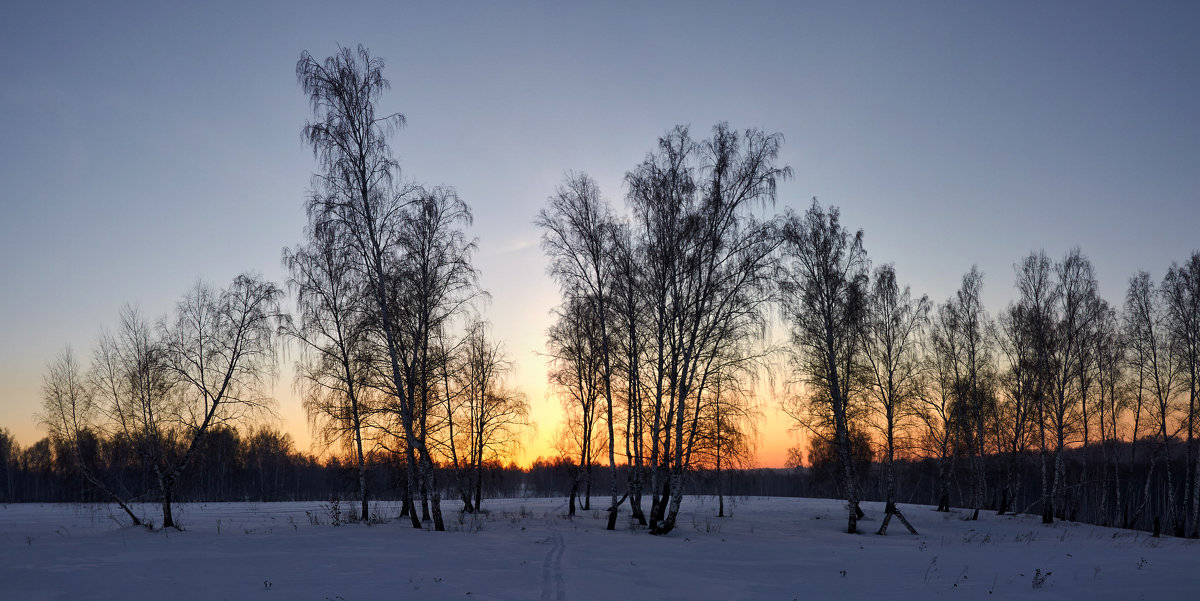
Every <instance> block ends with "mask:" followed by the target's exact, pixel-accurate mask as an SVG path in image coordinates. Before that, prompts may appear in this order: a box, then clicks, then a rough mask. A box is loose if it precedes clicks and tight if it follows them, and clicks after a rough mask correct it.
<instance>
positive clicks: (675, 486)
mask: <svg viewBox="0 0 1200 601" xmlns="http://www.w3.org/2000/svg"><path fill="white" fill-rule="evenodd" d="M782 141H783V140H782V136H780V135H779V134H766V133H763V132H761V131H759V130H753V129H752V130H747V131H745V132H743V133H739V132H736V131H733V130H731V129H729V127H728V125H726V124H724V123H722V124H718V125H717V126H716V127H714V128H713V135H712V137H711V138H709V139H707V140H703V141H701V142H695V141H693V140H692V139H691V137H690V135H689V134H688V130H687V128H685V127H677V128H675V129H674V130H673V131H671V132H669V133H668V134H667V135H666V136H664V137H662V138H660V139H659V145H658V151H657V152H656V153H652V154H650V155H649V156H648V157H647V158H646V160H645V161H643V163H642V164H641V165H640V166H639V167H637V168H636V169H635V170H633V171H631V172H630V173H628V174H626V178H625V179H626V184H627V186H628V188H629V193H628V197H627V199H628V202H629V205H630V207H631V209H632V211H633V220H634V223H635V224H636V226H635V228H634V229H635V231H636V236H637V238H638V239H639V242H638V247H639V249H640V250H639V256H640V257H641V258H642V275H641V277H640V278H639V281H640V282H641V285H642V286H643V290H644V291H645V294H646V296H647V297H648V305H649V306H648V308H647V311H646V324H647V328H646V339H647V341H648V343H647V344H646V345H645V347H643V348H644V350H645V353H646V360H645V361H643V362H642V363H641V370H640V371H641V374H642V378H643V381H644V382H645V384H644V386H645V391H646V398H647V399H648V400H649V401H650V402H651V403H652V404H653V406H652V407H649V408H647V409H646V414H647V418H646V419H647V420H648V421H649V422H650V424H649V425H650V427H649V429H648V433H649V436H648V438H649V440H650V464H651V465H652V466H653V469H652V471H651V490H652V493H653V494H652V507H651V512H650V519H649V526H650V532H651V533H652V534H665V533H667V532H670V531H671V530H672V529H674V527H675V519H676V516H677V515H678V512H679V505H680V503H681V502H682V499H683V491H684V482H685V478H686V475H687V472H688V471H689V469H690V466H691V462H692V452H693V450H694V443H695V442H696V439H697V434H698V432H699V425H700V416H701V412H700V409H701V408H702V407H703V406H704V403H705V400H704V395H705V394H706V392H708V389H707V386H708V384H709V382H710V379H709V378H710V377H711V376H713V375H714V374H715V373H716V372H715V371H713V370H714V369H716V368H717V366H718V365H719V363H720V361H719V354H720V351H721V349H724V348H727V347H730V346H737V345H738V344H739V343H741V342H743V341H747V340H752V339H754V338H755V337H756V336H759V337H761V336H762V333H763V331H764V330H765V316H764V314H763V312H764V310H765V309H766V305H767V302H768V300H769V299H770V297H771V291H772V287H773V281H772V278H771V275H772V267H773V265H774V256H773V255H774V251H775V249H776V248H777V246H778V244H779V236H778V233H777V224H776V222H775V221H774V220H766V221H763V220H759V219H757V218H756V217H755V215H754V210H755V209H756V208H758V207H762V206H769V205H771V204H773V202H774V199H775V184H776V182H777V181H778V180H779V179H782V178H786V177H789V176H790V175H791V171H790V169H789V168H787V167H783V166H779V165H778V164H777V160H778V155H779V149H780V146H781V144H782ZM610 519H612V516H610Z"/></svg>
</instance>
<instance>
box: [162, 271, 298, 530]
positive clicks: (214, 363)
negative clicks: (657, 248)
mask: <svg viewBox="0 0 1200 601" xmlns="http://www.w3.org/2000/svg"><path fill="white" fill-rule="evenodd" d="M282 296H283V291H282V290H280V289H279V288H278V287H276V286H275V285H274V284H272V283H270V282H266V281H264V280H262V279H261V278H258V277H256V276H251V275H240V276H238V277H237V278H234V280H233V282H232V283H231V284H230V285H229V287H227V288H224V289H221V290H217V289H214V288H212V287H211V286H209V285H207V284H204V283H200V284H197V285H196V286H195V287H194V288H193V289H192V291H191V292H189V293H188V294H186V295H185V296H184V298H183V300H181V301H180V302H179V304H178V305H176V310H175V314H174V316H173V317H172V318H171V319H170V320H169V321H164V322H163V323H162V325H161V329H162V334H161V337H162V353H163V355H164V361H165V363H166V367H167V368H168V369H169V371H170V375H171V377H172V378H173V379H174V380H175V381H176V382H178V384H177V387H176V391H175V394H176V395H177V397H176V399H177V400H176V403H175V404H174V406H173V407H172V409H173V410H172V411H171V414H170V415H169V419H171V420H172V421H173V422H174V423H173V429H175V431H177V432H179V433H180V435H181V439H180V442H181V443H182V447H181V451H182V452H181V453H180V454H179V456H178V457H177V458H173V459H170V460H167V461H161V462H156V463H155V464H154V473H155V476H156V477H157V479H158V482H159V489H160V491H161V493H162V508H163V528H171V527H176V524H175V520H174V516H173V515H172V513H171V503H172V500H173V497H174V490H175V486H176V484H177V483H178V482H179V479H180V477H181V476H183V474H184V472H185V471H186V470H187V468H188V466H189V465H190V464H191V460H192V457H193V455H194V454H195V453H196V449H197V448H198V447H199V446H200V444H201V443H202V442H203V439H204V436H205V434H207V433H208V431H209V430H210V429H212V428H213V427H214V426H217V425H222V424H228V423H236V422H238V421H242V420H246V419H252V418H254V417H256V416H258V415H260V414H261V413H263V412H268V411H270V410H271V407H272V405H273V401H272V399H270V398H269V397H268V396H266V395H265V394H264V392H263V388H264V386H265V384H267V382H268V381H269V379H270V378H272V377H274V375H275V367H276V359H277V356H276V334H277V331H278V328H279V323H280V318H281V315H282V313H281V311H280V306H279V302H280V300H281V298H282ZM163 437H165V434H163V435H160V439H161V438H163ZM164 459H166V458H165V457H164Z"/></svg>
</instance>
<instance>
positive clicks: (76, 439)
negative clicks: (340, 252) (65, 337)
mask: <svg viewBox="0 0 1200 601" xmlns="http://www.w3.org/2000/svg"><path fill="white" fill-rule="evenodd" d="M97 401H98V399H97V398H96V393H95V390H94V389H93V388H92V386H91V385H90V384H89V382H88V381H87V377H86V375H85V374H84V373H83V371H82V369H81V367H80V365H79V362H78V360H76V359H75V353H74V352H72V351H71V349H70V348H67V349H65V350H63V351H62V352H61V353H60V354H59V355H58V357H56V358H55V359H54V360H53V361H52V362H51V363H50V364H49V365H47V366H46V374H45V376H44V377H43V379H42V414H41V415H40V416H39V418H38V419H39V421H40V422H41V423H42V424H43V425H44V426H46V428H47V429H48V430H49V432H50V440H51V441H53V442H54V444H55V445H57V446H59V447H60V448H64V449H66V450H67V451H68V452H69V454H70V462H71V465H72V466H73V467H74V468H75V470H76V471H77V472H78V473H79V474H80V475H82V476H83V478H84V479H85V480H87V481H88V483H89V484H91V485H92V486H94V487H96V488H97V489H99V490H100V491H101V492H102V493H103V494H104V496H105V498H106V499H107V500H108V501H111V502H113V503H116V504H117V506H118V507H120V508H121V510H122V511H124V512H125V514H126V515H128V516H129V519H130V520H131V521H132V522H133V525H135V526H140V525H141V524H142V520H141V518H139V517H138V516H137V515H136V514H135V513H134V512H133V510H132V509H131V508H130V507H129V505H128V503H127V502H126V501H125V499H123V498H121V497H120V496H119V495H118V494H117V493H116V491H114V490H113V488H112V487H111V486H109V485H108V484H107V483H105V482H104V481H103V480H102V479H100V477H99V476H98V475H97V474H96V472H95V470H94V469H93V468H92V466H90V465H88V462H87V461H86V460H85V459H84V454H83V449H82V445H83V441H84V440H85V439H86V438H87V437H88V436H89V435H90V436H94V435H95V434H94V433H95V432H97V431H99V430H100V427H101V425H100V424H101V422H102V420H103V409H102V408H101V407H100V406H99V403H98V402H97ZM5 442H7V439H5ZM4 450H5V451H7V450H8V449H4ZM60 460H61V458H60ZM5 467H7V466H5Z"/></svg>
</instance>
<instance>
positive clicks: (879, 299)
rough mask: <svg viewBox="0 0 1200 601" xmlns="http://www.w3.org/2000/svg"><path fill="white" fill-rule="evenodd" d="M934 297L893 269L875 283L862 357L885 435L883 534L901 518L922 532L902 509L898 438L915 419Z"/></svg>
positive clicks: (880, 272) (880, 270)
mask: <svg viewBox="0 0 1200 601" xmlns="http://www.w3.org/2000/svg"><path fill="white" fill-rule="evenodd" d="M929 309H930V305H929V298H928V297H926V296H922V297H920V298H913V296H912V292H911V291H910V289H909V287H908V286H905V287H904V289H903V290H901V289H900V285H899V284H898V283H897V282H896V271H895V269H894V268H893V267H892V266H891V265H883V266H881V267H879V268H878V269H876V270H875V278H874V282H873V283H872V285H871V289H870V294H868V295H867V299H866V306H865V313H864V322H863V327H862V329H861V332H860V336H861V337H862V341H861V345H862V358H863V365H864V367H865V368H866V369H865V370H864V373H865V375H866V377H867V382H868V383H867V386H866V388H867V391H868V394H869V395H870V396H871V397H873V401H874V402H873V403H872V409H873V413H875V415H876V417H877V418H878V419H877V420H875V421H876V423H877V425H878V429H879V431H880V433H881V434H882V436H883V445H884V447H883V449H884V466H883V468H884V480H885V483H886V487H887V498H886V502H887V504H886V508H885V515H884V518H883V523H882V524H880V526H879V532H878V534H887V527H888V522H890V521H891V519H892V516H893V515H894V516H896V517H898V518H899V519H900V521H901V523H903V524H904V526H905V527H906V528H908V530H909V532H911V533H913V534H916V533H917V530H916V528H914V527H913V526H912V524H910V523H909V522H908V519H907V518H905V517H904V514H902V513H901V512H900V510H899V509H898V508H897V507H896V476H895V468H894V463H895V458H896V449H897V443H898V437H899V436H900V434H901V432H903V431H904V430H906V427H905V426H907V423H908V420H909V419H910V418H911V417H912V416H913V412H914V405H913V403H914V401H915V400H916V398H917V396H918V394H919V390H920V376H921V374H920V356H919V355H918V350H919V345H920V342H921V336H922V329H923V328H924V325H925V322H926V320H927V319H928V315H929Z"/></svg>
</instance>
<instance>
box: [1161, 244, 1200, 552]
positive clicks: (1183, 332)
mask: <svg viewBox="0 0 1200 601" xmlns="http://www.w3.org/2000/svg"><path fill="white" fill-rule="evenodd" d="M1162 290H1163V295H1164V297H1165V301H1166V312H1167V328H1168V332H1169V334H1168V335H1169V337H1170V339H1171V352H1172V353H1174V354H1175V355H1176V356H1177V357H1178V359H1177V360H1176V362H1177V363H1178V364H1179V366H1180V370H1181V372H1182V374H1183V377H1184V380H1185V381H1184V383H1183V386H1185V390H1186V392H1187V412H1186V413H1185V415H1184V420H1185V422H1186V429H1187V440H1186V444H1187V458H1186V461H1187V464H1186V468H1185V473H1186V479H1185V485H1184V505H1185V515H1184V524H1185V529H1186V531H1187V534H1188V536H1191V537H1193V538H1195V537H1197V536H1200V523H1198V522H1200V461H1198V458H1200V450H1198V449H1197V448H1196V447H1197V437H1196V428H1197V426H1198V425H1200V424H1197V415H1196V412H1197V411H1200V407H1198V406H1197V402H1200V398H1198V395H1200V252H1197V253H1194V254H1192V256H1191V258H1190V259H1188V261H1187V262H1186V263H1184V264H1183V265H1176V264H1172V265H1171V268H1170V269H1168V270H1167V276H1166V278H1164V279H1163V285H1162Z"/></svg>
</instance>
